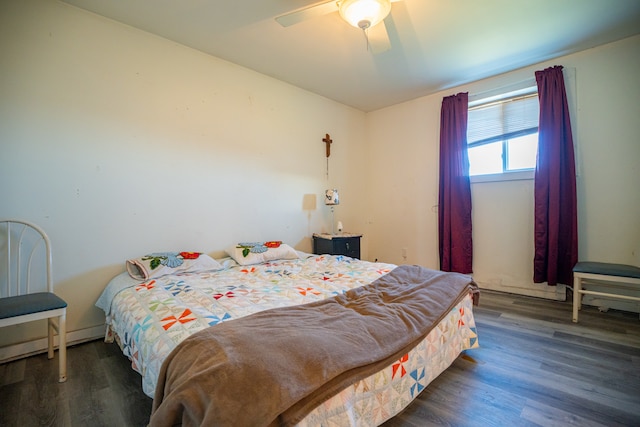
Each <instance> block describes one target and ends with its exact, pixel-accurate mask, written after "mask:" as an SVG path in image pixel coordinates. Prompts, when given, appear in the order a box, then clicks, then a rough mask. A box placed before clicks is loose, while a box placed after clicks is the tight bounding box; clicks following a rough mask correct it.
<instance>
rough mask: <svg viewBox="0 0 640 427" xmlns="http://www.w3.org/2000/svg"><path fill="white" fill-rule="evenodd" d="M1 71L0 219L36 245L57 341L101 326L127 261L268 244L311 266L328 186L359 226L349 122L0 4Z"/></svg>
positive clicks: (352, 113)
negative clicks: (46, 252)
mask: <svg viewBox="0 0 640 427" xmlns="http://www.w3.org/2000/svg"><path fill="white" fill-rule="evenodd" d="M0 57H1V58H2V61H0V76H1V79H0V144H1V150H0V153H1V154H0V183H2V185H0V200H1V201H2V202H0V217H5V218H6V217H17V218H22V219H27V220H30V221H33V222H35V223H37V224H39V225H40V226H42V227H43V228H44V229H45V230H46V231H47V233H48V234H49V236H50V238H51V240H52V244H53V262H54V266H53V267H54V282H55V288H56V292H57V293H59V294H60V295H61V296H62V297H63V298H64V299H65V300H66V301H67V302H68V303H69V308H68V328H69V330H70V331H76V330H81V329H84V328H90V327H93V326H96V325H101V324H103V323H104V313H103V312H102V311H101V310H99V309H98V308H96V307H94V303H95V301H96V299H97V298H98V296H99V295H100V293H101V292H102V290H103V289H104V287H105V285H106V284H107V282H108V281H109V280H110V278H111V277H113V276H114V275H115V274H118V273H119V272H121V271H123V270H124V261H125V259H127V258H130V257H137V256H141V255H144V254H146V253H148V252H150V251H164V250H193V251H203V252H206V253H209V254H212V255H214V256H221V255H223V252H222V251H223V249H224V248H225V247H227V246H229V245H231V244H234V243H236V242H238V241H246V240H267V239H278V240H283V241H285V242H287V243H289V244H291V245H293V246H295V247H296V248H297V249H300V250H305V251H309V252H310V251H311V240H310V236H311V234H312V233H313V232H322V231H327V230H330V227H331V225H330V222H329V221H330V219H331V217H330V214H329V210H328V209H327V208H326V207H325V206H324V205H321V203H322V199H321V198H320V197H321V196H323V194H324V189H325V188H328V187H336V188H339V189H340V191H341V196H342V203H341V205H340V206H339V209H338V210H337V213H336V220H338V219H340V220H342V221H343V222H344V223H345V226H354V227H356V226H357V224H358V221H357V220H356V218H358V207H359V206H362V205H363V204H364V203H365V201H366V196H365V195H364V192H365V189H366V187H365V177H364V175H365V174H364V169H363V168H362V166H361V164H362V162H361V161H359V159H360V157H361V153H362V152H363V149H364V148H363V144H364V130H365V127H364V126H365V115H364V113H363V112H360V111H357V110H354V109H351V108H348V107H345V106H343V105H341V104H338V103H335V102H333V101H329V100H327V99H325V98H322V97H319V96H317V95H314V94H311V93H309V92H306V91H303V90H301V89H298V88H295V87H293V86H290V85H288V84H285V83H282V82H280V81H277V80H274V79H271V78H268V77H266V76H264V75H261V74H257V73H255V72H253V71H249V70H247V69H244V68H241V67H238V66H236V65H233V64H230V63H227V62H224V61H222V60H219V59H216V58H213V57H211V56H208V55H205V54H203V53H201V52H198V51H195V50H192V49H189V48H186V47H184V46H181V45H177V44H175V43H173V42H170V41H167V40H164V39H161V38H158V37H155V36H153V35H150V34H148V33H144V32H142V31H139V30H136V29H133V28H130V27H127V26H124V25H121V24H118V23H115V22H113V21H110V20H107V19H104V18H101V17H99V16H97V15H93V14H91V13H88V12H85V11H82V10H80V9H76V8H74V7H72V6H69V5H66V4H62V3H59V2H52V1H39V0H21V1H19V2H8V1H7V2H0ZM325 133H330V134H331V137H332V138H333V141H334V143H333V144H332V147H331V148H332V150H331V151H332V155H331V159H330V177H329V179H327V177H326V159H325V145H324V143H323V142H322V138H323V137H324V135H325ZM305 194H315V195H317V196H318V205H317V209H316V210H315V211H313V212H305V211H303V199H304V196H305ZM363 252H364V254H366V246H365V247H364V251H363ZM36 326H37V328H38V329H37V330H34V327H30V328H26V327H25V326H15V327H9V328H3V330H2V334H0V335H1V336H0V346H1V345H4V344H6V343H14V342H18V341H23V340H29V339H30V338H32V337H37V336H43V334H44V331H45V330H44V326H43V325H36Z"/></svg>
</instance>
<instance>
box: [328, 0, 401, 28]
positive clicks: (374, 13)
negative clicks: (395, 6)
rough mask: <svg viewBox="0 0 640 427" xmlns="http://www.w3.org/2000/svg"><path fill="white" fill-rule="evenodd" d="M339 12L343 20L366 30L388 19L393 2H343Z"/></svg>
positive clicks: (350, 0) (358, 0)
mask: <svg viewBox="0 0 640 427" xmlns="http://www.w3.org/2000/svg"><path fill="white" fill-rule="evenodd" d="M338 10H339V11H340V16H342V19H344V20H345V21H347V22H348V23H349V24H351V25H353V26H354V27H356V28H361V29H363V30H366V29H367V28H369V27H373V26H374V25H376V24H378V23H380V21H382V20H383V19H384V18H386V17H387V15H388V14H389V12H391V0H343V1H341V2H340V4H339V6H338Z"/></svg>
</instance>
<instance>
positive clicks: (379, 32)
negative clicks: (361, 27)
mask: <svg viewBox="0 0 640 427" xmlns="http://www.w3.org/2000/svg"><path fill="white" fill-rule="evenodd" d="M367 38H368V39H369V48H370V49H371V52H372V53H373V54H374V55H377V54H379V53H382V52H386V51H387V50H389V49H391V40H389V33H387V26H386V25H385V24H384V21H382V22H380V23H379V24H377V25H374V26H373V27H371V28H369V29H368V30H367Z"/></svg>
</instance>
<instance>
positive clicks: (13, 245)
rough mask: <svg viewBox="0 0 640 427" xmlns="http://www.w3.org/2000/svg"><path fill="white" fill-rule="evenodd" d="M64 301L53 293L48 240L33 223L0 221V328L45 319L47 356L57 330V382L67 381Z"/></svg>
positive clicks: (49, 243)
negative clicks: (46, 326)
mask: <svg viewBox="0 0 640 427" xmlns="http://www.w3.org/2000/svg"><path fill="white" fill-rule="evenodd" d="M66 316H67V303H66V302H65V301H64V300H63V299H62V298H60V297H58V296H57V295H55V294H54V293H53V278H52V274H51V242H50V241H49V237H48V236H47V234H46V233H45V232H44V230H42V229H41V228H40V227H38V226H37V225H35V224H32V223H29V222H26V221H22V220H0V327H4V326H11V325H17V324H20V323H26V322H32V321H35V320H41V319H47V324H48V353H47V355H48V357H49V359H52V358H53V350H54V346H53V336H54V331H57V332H58V338H59V345H58V349H59V351H58V358H59V379H58V381H59V382H65V381H66V380H67V337H66V335H67V333H66Z"/></svg>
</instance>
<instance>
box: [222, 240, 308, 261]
mask: <svg viewBox="0 0 640 427" xmlns="http://www.w3.org/2000/svg"><path fill="white" fill-rule="evenodd" d="M226 252H227V253H228V254H229V256H230V257H231V258H233V259H234V260H235V261H236V262H237V263H238V264H240V265H251V264H259V263H261V262H266V261H275V260H277V259H296V258H300V257H299V256H298V253H297V252H296V251H295V249H293V248H292V247H291V246H289V245H287V244H285V243H282V242H280V241H270V242H242V243H238V244H237V245H234V246H231V247H230V248H229V249H227V251H226Z"/></svg>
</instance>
